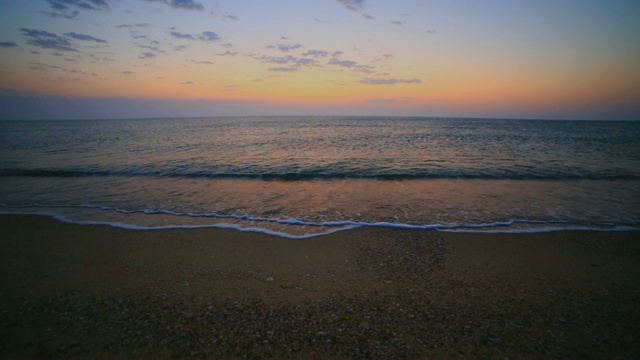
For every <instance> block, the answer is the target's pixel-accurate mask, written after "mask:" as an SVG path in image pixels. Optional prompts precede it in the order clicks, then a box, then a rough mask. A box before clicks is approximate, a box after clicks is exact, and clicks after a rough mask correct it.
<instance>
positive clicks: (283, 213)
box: [0, 117, 640, 238]
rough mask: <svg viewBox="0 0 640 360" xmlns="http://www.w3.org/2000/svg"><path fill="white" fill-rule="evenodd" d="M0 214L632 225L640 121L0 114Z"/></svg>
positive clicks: (299, 225)
mask: <svg viewBox="0 0 640 360" xmlns="http://www.w3.org/2000/svg"><path fill="white" fill-rule="evenodd" d="M0 212H2V213H16V214H18V213H19V214H45V215H49V216H53V217H56V218H58V219H60V220H63V221H68V222H76V223H92V224H110V225H113V226H119V227H126V228H133V229H166V228H189V227H220V228H234V229H238V230H243V231H259V232H266V233H271V234H275V235H279V236H284V237H289V238H306V237H311V236H316V235H320V234H325V233H328V232H334V231H340V230H344V229H350V228H354V227H361V226H378V227H401V228H425V229H438V230H443V231H472V232H535V231H554V230H562V229H593V230H629V229H637V228H638V227H640V122H611V121H539V120H511V119H502V120H495V119H437V118H405V117H403V118H396V117H251V118H247V117H228V118H189V119H139V120H82V121H6V122H1V123H0Z"/></svg>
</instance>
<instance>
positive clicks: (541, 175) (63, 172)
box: [0, 169, 640, 181]
mask: <svg viewBox="0 0 640 360" xmlns="http://www.w3.org/2000/svg"><path fill="white" fill-rule="evenodd" d="M0 176H12V177H17V176H23V177H57V178H80V177H111V176H113V177H130V178H136V177H157V178H185V179H251V180H273V181H277V180H281V181H308V180H344V179H371V180H428V179H469V180H640V175H635V174H620V173H557V172H556V171H551V172H544V171H535V172H517V171H511V170H508V169H506V170H505V169H500V170H486V171H478V170H475V169H460V170H446V169H435V170H433V171H415V172H411V173H369V172H363V173H359V172H357V171H354V172H339V171H331V170H326V171H306V172H305V171H303V172H283V173H275V172H264V173H248V172H222V173H216V172H199V171H193V172H164V171H125V170H123V171H117V170H115V171H114V170H84V169H72V170H67V169H0Z"/></svg>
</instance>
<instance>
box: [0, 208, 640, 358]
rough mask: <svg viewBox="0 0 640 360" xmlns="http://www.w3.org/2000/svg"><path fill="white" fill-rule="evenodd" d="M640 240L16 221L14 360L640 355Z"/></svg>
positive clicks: (7, 222)
mask: <svg viewBox="0 0 640 360" xmlns="http://www.w3.org/2000/svg"><path fill="white" fill-rule="evenodd" d="M638 260H640V234H639V233H638V232H622V233H611V232H608V233H606V232H555V233H548V234H529V235H522V234H521V235H494V234H454V233H437V232H430V231H403V230H391V229H376V228H368V229H355V230H351V231H345V232H340V233H336V234H332V235H328V236H323V237H319V238H314V239H310V240H302V241H294V240H286V239H281V238H276V237H272V236H267V235H262V234H252V233H242V232H237V231H233V230H214V229H200V230H168V231H167V230H164V231H132V230H122V229H114V228H109V227H106V226H79V225H69V224H63V223H59V222H57V221H54V220H52V219H48V218H44V217H36V216H0V357H2V358H24V357H32V358H43V357H78V358H211V359H218V358H317V359H325V358H381V359H388V358H436V359H438V358H471V359H476V358H496V359H498V358H499V359H502V358H575V359H583V358H593V359H601V358H626V359H629V358H640V345H639V343H640V307H639V306H638V305H639V304H640V287H639V286H638V284H639V283H640V282H639V281H640V266H638V263H639V262H638Z"/></svg>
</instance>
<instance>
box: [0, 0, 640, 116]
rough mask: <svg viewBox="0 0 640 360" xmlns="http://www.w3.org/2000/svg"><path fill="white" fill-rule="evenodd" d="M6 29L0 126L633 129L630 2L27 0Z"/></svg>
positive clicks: (636, 60)
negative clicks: (549, 124)
mask: <svg viewBox="0 0 640 360" xmlns="http://www.w3.org/2000/svg"><path fill="white" fill-rule="evenodd" d="M0 18H1V20H2V21H0V119H48V118H51V119H61V118H74V119H75V118H128V117H132V118H133V117H172V116H228V115H239V116H245V115H402V116H404V115H410V116H451V117H459V116H462V117H507V118H545V119H547V118H548V119H554V118H559V119H605V120H606V119H632V120H640V21H639V19H640V1H637V0H617V1H602V0H532V1H525V0H509V1H507V0H503V1H498V0H487V1H451V0H439V1H435V0H393V1H391V0H217V1H210V0H126V1H125V0H21V1H1V2H0Z"/></svg>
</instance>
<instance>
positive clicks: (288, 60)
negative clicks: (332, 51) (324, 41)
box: [259, 55, 315, 71]
mask: <svg viewBox="0 0 640 360" xmlns="http://www.w3.org/2000/svg"><path fill="white" fill-rule="evenodd" d="M259 59H260V60H261V61H262V62H265V63H271V64H278V65H285V64H291V65H293V67H296V68H297V67H300V66H310V65H313V64H315V60H313V59H309V58H297V57H295V56H291V55H287V56H285V57H276V56H262V57H260V58H259ZM272 71H286V70H272Z"/></svg>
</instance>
